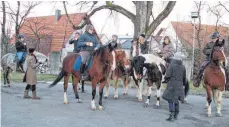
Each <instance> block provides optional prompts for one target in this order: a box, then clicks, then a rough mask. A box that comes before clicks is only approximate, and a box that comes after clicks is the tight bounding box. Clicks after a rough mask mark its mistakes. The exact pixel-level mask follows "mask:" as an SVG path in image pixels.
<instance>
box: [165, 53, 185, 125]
mask: <svg viewBox="0 0 229 127" xmlns="http://www.w3.org/2000/svg"><path fill="white" fill-rule="evenodd" d="M163 83H167V87H166V89H165V91H164V93H163V95H162V98H163V99H165V100H166V101H168V103H169V111H170V115H169V118H168V119H166V120H168V121H172V120H174V119H175V120H176V119H177V117H178V114H179V101H181V102H184V89H183V84H184V83H186V68H185V66H184V65H183V63H182V58H181V56H179V55H178V54H175V56H174V57H173V59H172V61H171V64H170V65H169V67H168V69H167V71H166V76H165V80H164V81H163Z"/></svg>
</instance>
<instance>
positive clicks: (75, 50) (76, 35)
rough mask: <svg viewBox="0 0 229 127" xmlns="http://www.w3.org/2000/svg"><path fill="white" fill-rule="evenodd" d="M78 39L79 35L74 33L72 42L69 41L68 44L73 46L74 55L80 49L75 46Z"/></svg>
mask: <svg viewBox="0 0 229 127" xmlns="http://www.w3.org/2000/svg"><path fill="white" fill-rule="evenodd" d="M79 38H80V33H79V32H76V33H75V37H74V38H73V39H72V40H70V42H69V44H74V50H73V52H74V53H79V52H80V48H78V45H77V44H78V39H79Z"/></svg>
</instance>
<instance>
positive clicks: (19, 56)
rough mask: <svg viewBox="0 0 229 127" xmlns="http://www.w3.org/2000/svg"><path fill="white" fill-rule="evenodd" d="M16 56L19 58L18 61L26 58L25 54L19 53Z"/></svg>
mask: <svg viewBox="0 0 229 127" xmlns="http://www.w3.org/2000/svg"><path fill="white" fill-rule="evenodd" d="M16 56H17V58H18V60H19V61H21V60H22V57H23V56H24V52H17V53H16Z"/></svg>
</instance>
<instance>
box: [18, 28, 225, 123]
mask: <svg viewBox="0 0 229 127" xmlns="http://www.w3.org/2000/svg"><path fill="white" fill-rule="evenodd" d="M211 38H212V41H211V42H209V43H208V44H207V45H206V46H205V48H204V50H203V53H204V54H205V55H206V60H205V61H204V63H203V64H202V66H201V67H200V71H199V76H197V82H195V83H199V82H200V80H201V78H202V77H201V76H202V73H203V70H204V67H206V65H207V64H208V61H209V60H210V54H211V50H212V48H213V46H214V42H215V41H216V40H217V39H218V38H219V34H218V33H217V32H215V33H213V35H212V36H211ZM117 40H118V36H117V35H113V36H112V40H111V42H110V43H111V44H114V45H115V44H117ZM23 41H24V40H23V39H22V37H21V36H19V42H17V43H16V49H17V52H21V51H22V50H23V51H24V50H26V48H25V45H24V44H23ZM69 43H70V44H74V52H75V53H79V54H80V55H81V57H82V64H81V67H80V73H81V80H87V78H88V76H87V75H88V74H87V72H86V71H85V69H86V62H87V59H88V57H89V56H90V54H92V53H93V51H95V50H97V49H98V48H99V47H100V43H99V41H98V38H97V37H96V35H95V34H94V27H93V26H92V25H87V26H86V31H85V32H84V33H83V34H80V33H79V32H76V33H75V37H74V38H73V39H72V40H70V42H69ZM132 45H133V48H135V51H136V52H135V53H133V54H134V55H139V54H140V53H141V54H148V53H149V42H148V41H147V40H146V37H145V35H144V34H141V35H140V37H139V38H138V39H133V41H132ZM23 46H24V47H23ZM118 47H120V45H119V44H118ZM159 48H160V52H158V53H157V54H158V56H159V57H161V58H162V59H164V60H165V61H166V62H168V63H169V66H168V68H167V71H166V75H165V78H164V81H163V82H164V83H167V88H166V90H165V92H164V93H163V96H162V97H163V98H164V99H165V100H167V101H168V103H169V111H170V114H169V118H168V119H167V120H168V121H172V120H174V119H177V117H178V114H179V101H182V100H181V98H184V93H183V84H184V83H185V82H186V69H185V66H184V65H183V63H182V58H181V57H180V56H178V55H175V56H174V53H175V49H174V48H173V46H172V43H171V40H170V38H169V37H168V36H166V37H165V38H164V41H163V44H162V45H161V46H160V47H159ZM34 50H35V49H34V48H30V49H29V55H28V59H27V64H28V68H27V71H26V73H25V76H24V82H26V83H27V86H26V87H25V91H24V98H31V97H30V96H29V95H28V92H29V89H30V88H31V89H32V93H33V97H32V98H33V99H40V97H38V96H37V95H36V84H37V79H36V67H37V66H38V65H39V64H41V63H40V62H38V60H37V58H36V56H35V55H34ZM226 72H227V71H226Z"/></svg>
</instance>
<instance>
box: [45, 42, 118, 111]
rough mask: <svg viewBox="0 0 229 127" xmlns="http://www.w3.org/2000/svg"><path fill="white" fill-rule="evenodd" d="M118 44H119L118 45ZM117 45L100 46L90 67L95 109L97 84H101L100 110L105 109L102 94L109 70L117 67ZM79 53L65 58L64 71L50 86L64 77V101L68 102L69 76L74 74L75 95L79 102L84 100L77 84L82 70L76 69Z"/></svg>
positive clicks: (93, 107)
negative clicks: (115, 50) (80, 95)
mask: <svg viewBox="0 0 229 127" xmlns="http://www.w3.org/2000/svg"><path fill="white" fill-rule="evenodd" d="M116 46H117V45H116ZM114 48H115V46H112V45H111V44H108V45H106V46H103V47H100V48H99V49H98V50H96V51H95V52H94V54H93V59H92V65H91V67H90V68H89V70H88V72H89V77H90V81H91V83H92V101H91V109H92V110H95V109H96V106H95V101H94V99H95V95H96V85H97V84H98V83H100V85H99V96H100V97H99V110H103V106H102V95H103V88H104V85H105V83H106V82H107V76H108V74H109V72H110V71H111V69H112V70H114V69H115V67H116V60H115V53H114ZM79 56H80V55H79V54H75V53H73V54H69V55H67V56H66V57H65V58H64V60H63V67H62V71H61V72H60V74H59V75H58V77H57V78H56V79H55V81H54V82H53V83H52V84H51V85H50V86H49V87H53V86H55V85H56V84H57V83H58V82H59V81H60V80H61V79H62V78H63V77H64V103H65V104H67V103H68V101H67V88H68V79H69V76H70V75H71V74H72V81H73V83H72V85H73V89H74V92H75V97H76V99H77V102H78V103H80V102H82V101H81V100H80V98H79V95H78V91H77V88H78V87H77V85H78V83H79V80H80V71H77V70H74V69H73V66H74V62H75V60H76V59H77V58H78V57H79Z"/></svg>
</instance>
